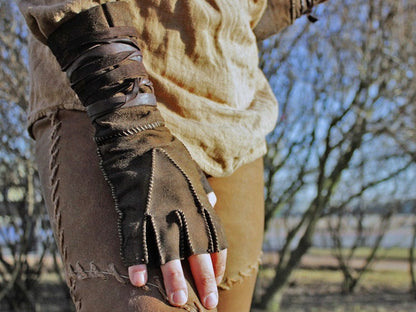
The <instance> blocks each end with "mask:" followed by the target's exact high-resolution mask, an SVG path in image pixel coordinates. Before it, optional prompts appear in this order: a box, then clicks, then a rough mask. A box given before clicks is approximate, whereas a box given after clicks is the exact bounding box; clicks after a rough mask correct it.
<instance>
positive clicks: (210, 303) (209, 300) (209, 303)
mask: <svg viewBox="0 0 416 312" xmlns="http://www.w3.org/2000/svg"><path fill="white" fill-rule="evenodd" d="M217 304H218V295H217V294H216V293H215V292H213V293H210V294H209V295H208V296H206V297H205V300H204V306H205V307H206V308H207V309H212V308H215V307H216V306H217Z"/></svg>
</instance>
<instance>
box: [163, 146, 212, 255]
mask: <svg viewBox="0 0 416 312" xmlns="http://www.w3.org/2000/svg"><path fill="white" fill-rule="evenodd" d="M158 150H159V151H161V152H162V153H163V154H165V155H166V157H167V158H168V159H169V160H170V161H171V162H172V163H173V164H174V165H175V167H176V168H177V169H178V170H179V171H180V172H181V173H182V175H183V176H184V177H185V179H186V181H187V182H188V186H189V189H190V191H191V193H192V195H193V197H194V199H195V201H196V202H197V203H198V205H197V206H198V210H199V213H200V214H201V215H202V217H203V218H204V223H205V230H206V231H207V234H208V238H209V247H208V250H207V252H209V253H213V252H218V251H219V249H220V248H219V245H218V233H217V231H216V229H215V226H214V223H213V222H212V218H211V215H210V213H209V211H208V210H207V209H206V208H205V207H204V205H203V204H202V202H201V200H200V199H199V196H198V194H197V192H196V190H195V188H194V186H193V184H192V181H191V179H190V178H189V176H188V175H187V174H186V173H185V171H184V170H183V169H182V168H181V167H180V166H179V164H178V163H177V162H176V161H175V160H174V159H173V158H172V157H171V156H170V155H169V153H168V152H166V151H165V150H164V149H162V148H158ZM207 216H208V217H209V222H208V220H207ZM212 232H213V233H212ZM214 241H215V242H216V243H215V244H214Z"/></svg>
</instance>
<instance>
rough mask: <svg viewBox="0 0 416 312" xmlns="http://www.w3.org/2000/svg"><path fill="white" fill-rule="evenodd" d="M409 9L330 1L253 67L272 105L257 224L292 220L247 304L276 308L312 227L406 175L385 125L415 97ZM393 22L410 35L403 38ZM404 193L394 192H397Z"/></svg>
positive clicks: (272, 43) (375, 0)
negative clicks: (266, 82) (277, 108)
mask: <svg viewBox="0 0 416 312" xmlns="http://www.w3.org/2000/svg"><path fill="white" fill-rule="evenodd" d="M414 6H415V5H414V4H412V3H410V1H406V0H401V1H381V0H361V1H350V0H348V1H342V3H337V1H332V2H331V1H330V2H329V3H328V5H327V6H325V7H323V8H322V11H319V12H317V13H318V15H320V16H321V17H320V21H319V22H318V23H316V24H314V25H312V26H310V25H308V24H306V23H305V22H302V21H300V22H299V23H297V24H296V25H294V26H293V29H289V30H288V31H286V33H284V34H283V35H281V36H278V37H276V38H273V39H271V40H269V41H267V42H265V43H264V45H263V47H262V48H263V50H262V51H263V53H262V57H263V60H264V61H263V63H262V65H263V68H264V71H265V73H266V75H267V76H268V77H269V79H270V81H271V83H272V85H273V87H274V89H275V90H277V96H278V100H279V102H280V105H281V119H280V121H279V123H278V125H277V127H276V129H275V131H274V132H273V133H272V134H271V135H270V137H269V152H268V154H267V156H266V159H265V164H266V175H265V176H266V205H267V208H266V225H268V226H270V225H269V222H270V220H271V219H272V218H273V216H274V215H275V214H276V212H278V211H279V212H280V213H282V214H294V213H297V214H300V215H301V217H299V219H298V222H297V223H296V224H295V225H293V226H291V228H290V229H289V231H288V233H287V235H286V239H285V242H284V244H283V245H282V247H281V248H280V250H279V259H280V260H279V263H278V264H277V266H276V268H275V275H274V278H273V279H272V281H271V283H270V284H269V286H268V287H267V288H266V289H265V291H264V293H263V295H262V296H261V298H259V299H258V301H257V306H259V307H261V308H271V307H273V308H272V309H273V311H274V310H276V306H275V305H276V303H275V301H276V298H277V300H278V298H279V296H280V293H281V291H282V289H283V288H284V286H285V285H286V283H287V281H288V279H289V277H290V274H291V273H292V271H293V270H294V269H295V268H296V266H297V265H298V264H299V262H300V260H301V258H302V256H303V255H304V254H305V253H306V252H307V250H308V248H309V247H310V246H311V245H312V239H313V234H314V231H315V228H316V224H317V222H318V220H319V219H320V218H322V217H323V216H326V215H328V214H331V213H336V210H334V209H332V208H333V207H338V208H339V209H345V208H346V207H348V205H354V204H355V202H356V201H357V200H358V199H363V198H364V200H370V198H374V196H375V194H377V196H378V197H379V198H380V200H387V199H388V198H387V196H386V189H389V188H390V187H391V185H390V184H391V181H393V180H394V179H405V178H406V177H407V176H409V172H413V174H414V170H415V166H414V159H413V158H412V157H411V156H409V154H408V153H406V152H405V151H404V150H403V148H402V147H401V145H400V144H399V142H398V141H397V140H394V139H391V137H392V133H394V132H395V130H392V125H394V124H395V125H397V127H401V126H400V123H399V122H397V120H400V119H401V118H402V115H401V112H402V111H403V110H404V109H407V107H408V106H410V105H411V103H412V98H414V94H415V91H414V90H415V88H414V79H411V77H412V75H414V73H415V72H414V70H413V69H409V66H408V64H409V63H412V59H413V60H414V58H415V56H416V49H414V48H413V49H412V46H413V45H414V43H413V42H414V40H413V41H412V40H409V39H408V38H407V37H406V36H407V34H412V35H411V36H412V37H414V33H416V32H415V30H416V29H415V23H414V21H415V16H416V13H415V8H414ZM412 14H413V15H412ZM410 15H412V16H413V17H411V16H410ZM403 20H406V21H409V23H406V24H408V25H407V26H406V27H408V28H409V29H410V30H411V31H410V30H406V32H408V33H406V34H402V33H403V32H404V30H403V29H404V28H403V22H402V21H403ZM398 34H402V35H400V36H399V35H398ZM409 41H410V42H409ZM413 63H414V61H413ZM363 163H365V167H364V170H365V172H364V175H363V180H361V181H360V180H359V179H360V175H361V173H360V170H361V169H360V168H362V167H363V165H362V164H363ZM412 170H413V171H412ZM407 180H408V181H409V178H408V177H407ZM357 181H360V182H359V183H357ZM412 191H415V190H414V189H409V188H407V189H406V188H405V187H402V189H401V194H402V195H403V196H410V195H409V194H411V192H412ZM397 196H400V195H397Z"/></svg>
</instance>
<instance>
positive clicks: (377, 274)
mask: <svg viewBox="0 0 416 312" xmlns="http://www.w3.org/2000/svg"><path fill="white" fill-rule="evenodd" d="M269 274H270V273H269ZM291 280H292V281H296V283H297V284H303V285H317V284H318V285H319V284H341V282H342V280H343V275H342V273H341V272H340V271H332V270H304V269H298V270H296V271H295V272H294V273H293V274H292V276H291ZM360 285H361V286H362V287H364V288H368V289H369V288H375V287H385V288H394V289H407V288H409V285H410V276H409V273H408V272H405V271H367V272H366V273H364V276H363V277H362V280H361V282H360Z"/></svg>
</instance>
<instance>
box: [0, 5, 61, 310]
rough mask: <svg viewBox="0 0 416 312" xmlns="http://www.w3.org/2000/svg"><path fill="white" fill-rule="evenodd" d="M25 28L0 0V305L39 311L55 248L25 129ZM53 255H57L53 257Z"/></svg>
mask: <svg viewBox="0 0 416 312" xmlns="http://www.w3.org/2000/svg"><path fill="white" fill-rule="evenodd" d="M27 34H28V33H27V30H26V28H25V25H24V22H23V19H22V17H21V16H20V14H19V13H18V11H17V8H16V6H15V5H14V4H13V2H11V1H5V0H0V65H1V66H0V116H1V122H0V309H1V310H2V311H8V310H7V309H9V310H10V311H39V309H40V307H39V293H38V290H39V279H40V277H41V274H42V270H43V268H44V262H43V260H44V258H45V256H46V255H47V254H48V253H49V252H50V251H52V254H53V255H55V254H54V253H53V249H54V242H53V238H52V232H51V230H50V225H49V222H48V221H47V214H46V209H45V207H44V205H43V202H42V200H41V195H40V187H39V180H38V176H37V173H36V170H35V165H34V162H33V159H32V148H33V146H32V140H31V139H30V138H29V137H28V135H27V131H26V109H27V106H28V95H29V81H28V72H27V48H26V47H27ZM55 256H56V255H55ZM55 259H56V258H55Z"/></svg>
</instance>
